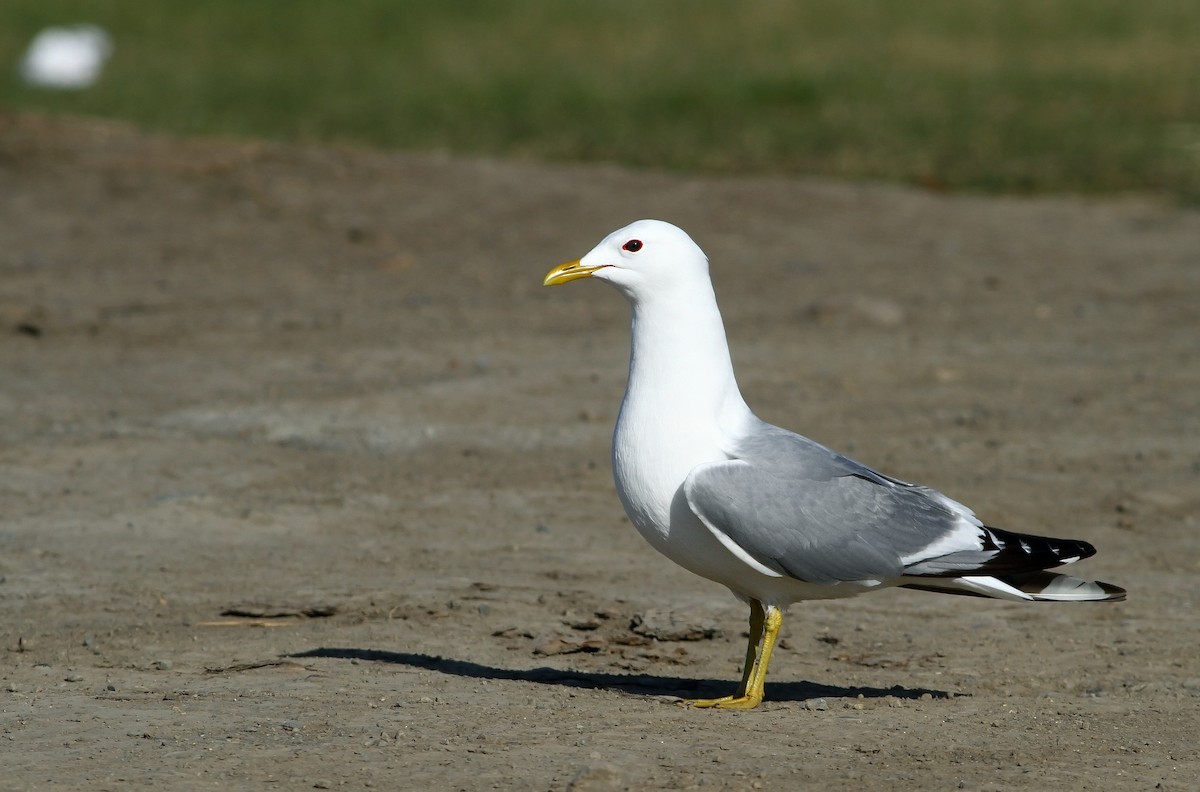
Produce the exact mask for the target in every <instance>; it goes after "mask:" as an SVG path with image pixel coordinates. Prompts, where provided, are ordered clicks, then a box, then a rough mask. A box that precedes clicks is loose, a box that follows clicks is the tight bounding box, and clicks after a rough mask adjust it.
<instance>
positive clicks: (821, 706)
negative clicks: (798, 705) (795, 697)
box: [804, 698, 829, 711]
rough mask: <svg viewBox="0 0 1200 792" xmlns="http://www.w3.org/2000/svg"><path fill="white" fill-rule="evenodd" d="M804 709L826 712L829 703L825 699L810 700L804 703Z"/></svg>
mask: <svg viewBox="0 0 1200 792" xmlns="http://www.w3.org/2000/svg"><path fill="white" fill-rule="evenodd" d="M804 709H806V710H821V711H824V710H827V709H829V703H828V702H827V701H825V699H823V698H810V699H808V700H807V701H805V702H804Z"/></svg>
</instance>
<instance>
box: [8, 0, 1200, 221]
mask: <svg viewBox="0 0 1200 792" xmlns="http://www.w3.org/2000/svg"><path fill="white" fill-rule="evenodd" d="M77 23H91V24H95V25H98V26H100V27H102V28H104V29H105V30H106V31H107V32H108V34H109V35H110V36H111V40H112V44H113V50H112V55H111V58H110V59H109V60H108V61H107V64H106V66H105V69H104V71H103V73H102V74H101V76H100V78H99V79H98V81H97V82H96V83H95V84H93V85H92V86H90V87H88V88H86V89H80V90H52V89H47V88H38V87H33V86H30V85H29V84H27V83H26V82H25V81H23V80H22V78H21V75H20V73H19V70H18V63H19V62H20V60H21V57H22V54H23V53H24V52H25V51H26V49H27V47H28V46H29V44H30V42H31V40H32V39H33V38H34V36H35V35H36V34H37V33H38V32H39V31H40V30H42V29H44V28H45V27H47V26H50V25H69V24H77ZM0 57H2V58H3V61H4V62H5V63H6V64H8V66H7V68H6V70H4V71H3V72H0V118H2V116H3V114H8V113H13V112H21V111H42V112H52V113H71V114H88V115H96V116H103V117H111V118H120V119H127V120H129V121H132V122H134V123H136V124H138V125H140V126H142V127H145V128H147V129H150V130H157V131H162V132H169V133H173V134H183V135H209V136H213V135H215V136H236V137H255V138H258V137H263V138H271V139H277V140H283V141H291V142H300V143H336V144H351V145H364V146H380V147H389V148H403V149H415V150H436V151H445V152H453V153H463V154H471V155H486V156H494V157H504V158H525V159H536V160H545V161H602V162H614V163H620V164H623V165H627V166H633V167H644V168H653V169H663V170H671V171H686V172H695V173H709V174H754V175H762V174H774V175H781V176H792V175H819V176H826V177H833V178H837V179H849V180H872V181H890V182H898V183H905V184H915V185H920V186H922V187H925V188H928V189H937V190H941V189H945V190H968V191H982V192H1004V193H1029V192H1039V193H1045V192H1069V193H1116V192H1124V191H1137V192H1155V193H1160V194H1164V195H1167V196H1170V197H1172V198H1174V199H1177V200H1181V201H1184V202H1188V203H1194V202H1197V201H1200V3H1198V2H1195V0H1186V1H1185V0H1139V2H1136V3H1134V2H1129V0H925V2H921V3H897V2H889V1H888V0H858V1H857V2H844V1H843V0H808V1H807V2H795V1H794V0H753V2H732V1H729V2H719V1H716V0H655V2H644V0H604V1H603V2H582V1H578V2H576V1H574V0H526V1H525V2H502V1H500V0H456V1H455V2H443V0H404V1H403V2H390V1H388V0H346V1H345V2H337V3H334V2H325V1H324V0H206V2H203V3H180V2H164V1H163V0H4V2H3V3H0Z"/></svg>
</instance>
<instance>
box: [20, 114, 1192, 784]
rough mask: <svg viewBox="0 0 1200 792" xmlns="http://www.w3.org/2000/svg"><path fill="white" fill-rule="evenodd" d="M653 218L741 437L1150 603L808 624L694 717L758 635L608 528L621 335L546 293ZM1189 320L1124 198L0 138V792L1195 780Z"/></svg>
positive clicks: (885, 602) (615, 520)
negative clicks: (682, 242)
mask: <svg viewBox="0 0 1200 792" xmlns="http://www.w3.org/2000/svg"><path fill="white" fill-rule="evenodd" d="M647 216H649V217H660V218H663V219H668V220H671V221H673V222H676V223H678V224H679V225H681V226H683V227H684V228H685V229H687V230H689V231H690V232H691V233H692V235H693V236H694V237H695V238H696V240H697V241H698V242H699V243H700V244H701V246H702V247H704V248H705V249H706V250H707V251H708V253H709V255H710V258H711V259H712V262H713V271H714V280H715V281H716V285H717V292H718V297H719V298H720V300H721V303H722V307H723V311H724V314H725V318H726V322H727V326H728V329H729V333H730V337H731V343H732V347H733V353H734V361H735V364H736V365H737V367H738V370H739V374H740V379H741V384H742V389H743V391H744V393H745V395H746V397H747V399H748V401H749V402H750V404H751V406H753V407H755V408H756V410H757V411H758V412H759V414H760V415H762V416H763V417H764V418H766V419H768V420H772V421H775V422H777V423H782V424H784V425H786V426H788V427H790V428H793V429H796V430H798V431H800V432H802V433H804V434H807V435H809V436H811V437H814V438H815V439H817V440H820V441H822V442H825V443H826V444H829V445H832V446H834V447H836V448H838V449H840V450H843V451H846V452H848V453H851V454H853V455H855V456H856V457H857V458H859V459H861V460H862V461H864V462H867V463H870V464H873V465H875V466H877V467H880V468H882V469H883V470H885V471H887V472H889V473H892V474H893V475H897V476H901V477H903V478H906V479H909V480H916V481H921V482H924V483H927V484H930V485H932V486H936V487H938V488H939V489H942V490H943V491H945V492H947V493H948V494H950V495H952V496H953V497H955V498H958V499H959V500H962V501H964V502H966V503H968V504H970V505H972V506H973V507H974V508H975V509H976V511H977V512H979V514H980V515H981V516H982V517H983V518H985V519H986V520H988V521H989V522H991V523H992V524H995V525H999V526H1001V527H1007V528H1011V529H1015V530H1023V531H1029V532H1035V533H1036V532H1041V533H1049V534H1054V535H1058V536H1066V537H1073V538H1080V539H1086V540H1088V541H1091V542H1092V543H1094V544H1095V545H1096V546H1097V547H1098V548H1099V554H1098V556H1097V557H1096V558H1094V559H1091V560H1089V561H1086V562H1084V563H1083V564H1081V565H1080V566H1079V567H1078V570H1079V571H1080V572H1081V573H1085V574H1086V575H1087V576H1089V577H1095V578H1099V579H1101V580H1106V581H1109V582H1112V583H1116V584H1119V585H1122V586H1125V587H1126V588H1128V589H1129V600H1128V602H1125V603H1120V604H1083V605H1026V606H1021V605H1017V604H1009V603H1000V602H991V601H983V600H975V599H971V598H959V597H946V596H938V595H932V594H922V593H919V592H907V591H890V592H884V593H881V594H877V595H873V596H866V597H861V598H858V599H854V600H847V601H838V602H829V603H809V604H801V605H797V606H795V607H793V608H792V610H791V612H790V614H789V617H788V618H787V619H786V620H785V623H784V635H785V636H786V639H785V642H784V644H783V648H782V649H781V651H780V652H779V653H778V654H777V655H776V660H775V662H774V664H773V669H772V671H773V673H772V675H771V677H770V679H769V680H768V685H767V695H768V701H767V702H766V703H765V704H764V705H763V706H762V707H761V708H760V709H759V710H757V711H753V712H721V711H699V710H688V709H684V708H681V707H679V706H677V705H676V704H675V703H673V702H674V701H675V697H678V696H683V695H719V694H720V693H722V692H727V691H728V690H729V689H730V688H732V687H733V685H734V684H735V682H736V680H737V677H738V674H739V669H740V662H741V658H742V653H743V646H744V644H743V642H744V640H745V639H744V635H745V630H746V626H745V619H746V615H747V614H746V610H745V609H744V607H743V606H742V605H740V604H739V603H738V602H737V601H735V600H734V599H733V598H732V597H731V596H730V595H729V593H728V592H727V591H725V590H724V589H721V588H720V587H718V586H716V585H715V584H712V583H709V582H707V581H705V580H702V579H699V578H695V577H693V576H691V575H689V574H688V573H686V572H684V571H682V570H680V569H678V568H675V567H674V566H673V565H672V564H671V563H670V562H668V561H666V560H665V559H663V558H661V557H659V556H658V555H657V554H655V553H654V552H653V551H652V550H651V549H650V548H649V547H648V546H647V545H645V544H644V543H643V542H642V540H641V539H640V538H639V537H638V536H637V534H636V532H635V531H634V530H633V529H632V527H631V526H630V525H629V524H628V522H627V521H626V520H625V519H624V517H623V515H622V513H621V508H620V505H619V503H618V501H617V498H616V496H615V494H614V492H613V487H612V482H611V478H610V472H609V468H608V443H609V436H610V432H611V430H612V424H613V421H614V419H615V416H616V410H617V407H618V403H619V400H620V397H621V393H622V390H623V387H624V378H625V365H626V357H627V354H628V332H629V327H628V307H627V305H626V304H625V302H624V300H623V299H622V298H621V297H620V296H619V295H617V294H616V293H615V292H614V291H612V290H610V289H608V288H606V287H605V286H604V285H603V284H600V283H595V282H583V283H578V284H571V285H569V286H566V287H562V288H557V289H544V288H542V286H541V279H542V275H543V274H544V273H545V271H546V270H547V269H548V268H549V267H550V266H552V265H554V264H557V263H559V262H561V261H563V260H566V259H570V258H576V257H578V256H579V255H581V254H582V253H584V252H586V251H587V250H588V249H589V248H591V246H592V245H593V244H594V243H595V242H597V241H598V240H599V239H600V238H601V237H602V236H603V235H604V234H606V233H607V232H608V231H610V230H612V229H614V228H616V227H618V226H620V225H623V224H625V223H626V222H629V221H631V220H634V219H637V218H639V217H647ZM1197 306H1200V212H1197V211H1195V210H1188V209H1182V208H1175V207H1171V206H1167V205H1164V204H1161V203H1156V202H1154V201H1150V200H1144V199H1133V198H1131V199H1119V200H1086V201H1085V200H1072V199H1038V200H1024V199H1021V200H1018V199H1005V198H1001V199H996V198H979V197H969V196H942V195H934V194H928V193H922V192H917V191H912V190H906V189H899V188H893V187H881V186H852V185H843V184H834V183H827V182H821V181H807V180H800V181H793V180H787V181H784V180H770V179H755V180H707V179H698V178H684V177H677V176H670V175H663V174H643V173H636V172H630V171H627V170H621V169H618V168H611V167H592V166H588V167H583V166H579V167H572V166H559V167H548V166H543V165H536V164H528V163H508V162H494V161H481V160H467V159H455V158H449V157H441V156H434V155H410V154H396V153H379V152H372V151H358V150H328V149H309V148H289V147H284V146H277V145H267V144H257V143H245V142H219V141H180V140H171V139H164V138H158V137H152V136H147V135H144V134H141V133H139V132H137V131H136V130H133V129H130V128H128V127H125V126H121V125H116V124H109V123H100V122H92V121H50V120H46V119H40V118H36V117H12V116H8V117H2V116H0V361H2V363H0V366H2V377H0V415H2V416H3V417H2V420H0V433H2V435H0V470H2V474H0V509H2V511H0V514H2V515H3V518H2V523H0V576H2V577H0V646H2V651H3V654H2V657H3V665H2V667H0V757H2V766H3V773H2V777H0V788H3V789H84V788H86V789H189V788H195V789H200V788H221V789H229V788H240V787H241V788H262V785H263V784H265V783H267V782H278V783H279V787H278V788H281V789H304V788H314V787H315V788H318V789H326V788H329V789H339V788H347V789H358V788H365V787H373V788H377V789H468V790H470V789H487V788H500V789H509V788H512V789H546V790H568V789H574V790H615V789H653V788H666V789H689V788H695V787H711V788H717V789H722V788H730V789H751V788H753V789H759V788H762V789H850V788H853V789H862V790H875V789H879V790H890V789H955V788H962V789H970V790H1009V789H1034V790H1042V789H1056V790H1085V789H1086V790H1100V789H1114V790H1115V789H1120V790H1142V789H1144V790H1151V789H1168V790H1182V789H1195V788H1198V786H1200V758H1198V757H1197V747H1196V746H1197V744H1200V661H1198V660H1197V656H1196V641H1197V626H1198V625H1200V616H1198V615H1197V612H1198V608H1200V582H1198V581H1200V555H1198V553H1197V550H1198V549H1200V541H1198V539H1197V531H1198V530H1200V525H1198V517H1197V514H1198V512H1200V486H1197V480H1198V478H1200V443H1198V442H1197V439H1198V437H1200V418H1198V414H1200V410H1198V409H1197V408H1198V406H1200V405H1198V401H1200V400H1198V394H1200V309H1198V307H1197ZM635 625H636V626H635ZM272 788H274V787H272Z"/></svg>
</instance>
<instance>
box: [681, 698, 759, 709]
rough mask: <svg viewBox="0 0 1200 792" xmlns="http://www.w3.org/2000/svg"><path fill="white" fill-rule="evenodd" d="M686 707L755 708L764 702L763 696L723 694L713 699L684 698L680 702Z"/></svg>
mask: <svg viewBox="0 0 1200 792" xmlns="http://www.w3.org/2000/svg"><path fill="white" fill-rule="evenodd" d="M679 703H680V704H681V705H683V706H685V707H699V708H700V709H742V710H748V709H754V708H755V707H757V706H758V705H759V704H761V703H762V696H721V697H720V698H713V699H684V700H683V701H681V702H679Z"/></svg>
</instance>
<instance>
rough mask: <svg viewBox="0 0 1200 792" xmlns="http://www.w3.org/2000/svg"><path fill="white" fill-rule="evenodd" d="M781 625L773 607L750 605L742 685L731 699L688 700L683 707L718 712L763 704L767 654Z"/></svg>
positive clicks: (778, 613)
mask: <svg viewBox="0 0 1200 792" xmlns="http://www.w3.org/2000/svg"><path fill="white" fill-rule="evenodd" d="M782 625H783V614H782V613H781V612H780V610H779V608H776V607H775V606H774V605H763V604H762V603H761V602H759V601H758V600H751V601H750V643H749V645H748V646H747V647H746V666H745V668H744V670H743V671H742V683H741V684H740V685H738V689H737V692H736V693H734V694H733V695H732V696H722V697H721V698H715V699H688V700H685V701H684V702H683V703H684V704H686V705H688V706H692V707H716V708H719V709H754V708H755V707H757V706H758V705H759V704H761V703H762V700H763V691H764V688H765V686H766V681H767V666H768V665H770V663H771V652H772V651H774V649H775V642H776V641H777V640H779V628H780V627H781V626H782Z"/></svg>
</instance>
